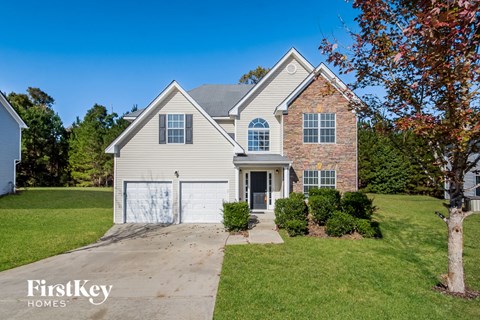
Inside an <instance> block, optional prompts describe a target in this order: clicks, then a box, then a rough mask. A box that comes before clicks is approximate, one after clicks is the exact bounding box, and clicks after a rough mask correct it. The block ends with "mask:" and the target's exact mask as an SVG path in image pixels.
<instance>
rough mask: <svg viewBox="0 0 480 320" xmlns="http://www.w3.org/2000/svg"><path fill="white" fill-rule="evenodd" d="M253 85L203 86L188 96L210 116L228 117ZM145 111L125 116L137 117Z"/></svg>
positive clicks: (190, 92) (140, 110)
mask: <svg viewBox="0 0 480 320" xmlns="http://www.w3.org/2000/svg"><path fill="white" fill-rule="evenodd" d="M253 86H254V85H253V84H204V85H201V86H200V87H197V88H195V89H192V90H190V91H188V93H189V94H190V96H191V97H192V98H193V99H194V100H195V101H196V102H197V103H198V104H199V105H200V106H201V107H202V108H203V109H204V110H205V111H206V112H207V113H208V114H209V115H210V116H211V117H228V111H229V110H230V109H231V108H233V106H234V105H235V104H236V103H237V102H238V101H240V99H241V98H243V96H244V95H246V94H247V92H248V91H250V89H252V88H253ZM143 110H145V109H138V110H137V111H134V112H131V113H129V114H126V115H125V117H127V118H136V117H138V116H139V115H140V114H141V113H142V112H143Z"/></svg>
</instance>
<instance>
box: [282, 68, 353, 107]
mask: <svg viewBox="0 0 480 320" xmlns="http://www.w3.org/2000/svg"><path fill="white" fill-rule="evenodd" d="M317 76H322V77H323V78H324V79H325V80H327V81H328V83H330V84H331V85H332V86H333V87H334V88H335V89H336V90H337V91H338V92H339V93H340V94H341V95H342V96H343V97H344V98H345V99H346V100H347V101H352V100H356V101H360V98H358V97H357V95H355V93H353V91H351V90H350V89H348V87H347V85H346V84H345V83H344V82H343V81H342V80H340V79H339V78H338V77H337V76H336V75H335V74H334V73H333V72H332V70H330V69H329V68H328V67H327V66H326V65H325V64H324V63H323V62H322V63H320V65H319V66H318V67H316V68H315V70H313V71H312V72H311V73H310V74H309V75H308V77H307V78H305V80H303V81H302V83H300V84H299V85H298V87H297V88H296V89H295V90H294V91H292V93H290V94H289V95H288V97H287V98H285V100H283V102H282V103H281V104H280V105H278V106H277V108H276V109H275V113H283V112H287V111H288V106H289V105H290V104H291V103H292V102H293V100H295V99H296V98H297V97H298V96H299V95H300V94H301V93H302V92H303V91H304V90H305V89H306V88H307V87H308V86H309V85H310V83H312V81H313V80H314V79H315V77H317Z"/></svg>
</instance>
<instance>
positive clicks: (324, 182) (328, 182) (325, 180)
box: [319, 170, 336, 188]
mask: <svg viewBox="0 0 480 320" xmlns="http://www.w3.org/2000/svg"><path fill="white" fill-rule="evenodd" d="M335 185H336V181H335V170H322V171H320V185H319V187H320V188H335Z"/></svg>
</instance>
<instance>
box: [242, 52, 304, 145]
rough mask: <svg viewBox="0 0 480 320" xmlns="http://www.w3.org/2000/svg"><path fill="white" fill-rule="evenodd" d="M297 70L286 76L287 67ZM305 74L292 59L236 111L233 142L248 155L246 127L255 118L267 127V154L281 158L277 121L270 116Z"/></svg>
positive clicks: (302, 68)
mask: <svg viewBox="0 0 480 320" xmlns="http://www.w3.org/2000/svg"><path fill="white" fill-rule="evenodd" d="M290 63H292V64H294V65H296V67H297V71H296V72H295V73H294V74H289V73H288V72H287V70H286V67H287V66H288V65H289V64H290ZM308 74H309V72H308V71H307V70H306V69H305V68H304V67H303V66H302V65H301V64H300V63H298V61H297V60H295V59H294V58H293V57H292V58H290V59H287V60H286V61H285V62H284V63H283V65H281V66H279V68H278V69H277V71H276V73H275V74H273V75H272V77H271V78H270V79H269V81H267V82H266V83H264V84H263V86H264V87H263V88H259V90H258V91H257V92H256V93H255V94H254V95H253V96H252V97H250V98H249V100H248V101H246V103H245V104H244V106H243V107H242V108H241V109H240V110H239V111H240V114H239V117H238V119H237V120H236V121H235V125H236V136H235V139H236V140H237V141H238V143H239V144H240V145H241V146H242V147H243V148H244V149H245V152H247V153H248V141H247V139H248V135H247V134H248V125H249V123H250V122H251V121H252V120H253V119H255V118H263V119H265V120H266V121H268V124H269V126H270V151H269V152H270V153H277V154H281V144H282V135H281V130H282V127H281V118H280V117H278V116H275V115H274V111H275V108H276V107H277V106H278V105H279V104H280V103H281V102H283V100H285V98H286V97H287V96H288V95H289V94H290V93H291V92H292V91H293V90H295V88H296V87H297V86H298V85H299V84H300V83H301V82H302V81H303V80H304V79H305V78H306V77H307V76H308Z"/></svg>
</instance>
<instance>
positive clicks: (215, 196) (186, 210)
mask: <svg viewBox="0 0 480 320" xmlns="http://www.w3.org/2000/svg"><path fill="white" fill-rule="evenodd" d="M180 190H181V202H180V203H181V217H182V222H187V223H188V222H190V223H220V222H222V220H223V215H222V211H221V210H222V208H223V202H224V201H228V183H227V182H182V183H181V187H180Z"/></svg>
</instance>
